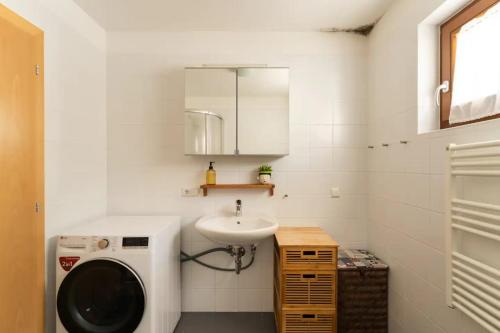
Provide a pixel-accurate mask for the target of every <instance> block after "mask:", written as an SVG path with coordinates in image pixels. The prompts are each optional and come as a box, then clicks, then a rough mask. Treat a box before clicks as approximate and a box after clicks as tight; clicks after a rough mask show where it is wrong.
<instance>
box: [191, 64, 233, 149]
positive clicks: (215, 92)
mask: <svg viewBox="0 0 500 333" xmlns="http://www.w3.org/2000/svg"><path fill="white" fill-rule="evenodd" d="M185 110H186V111H185V113H184V120H185V141H184V142H185V154H189V155H207V154H210V155H233V154H234V152H235V150H236V72H235V70H234V69H229V68H187V69H186V98H185Z"/></svg>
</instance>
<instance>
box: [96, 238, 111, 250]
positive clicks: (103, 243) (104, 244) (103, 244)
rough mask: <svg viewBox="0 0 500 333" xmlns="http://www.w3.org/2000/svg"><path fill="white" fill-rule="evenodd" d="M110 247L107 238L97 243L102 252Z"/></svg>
mask: <svg viewBox="0 0 500 333" xmlns="http://www.w3.org/2000/svg"><path fill="white" fill-rule="evenodd" d="M108 246H109V240H107V239H106V238H103V239H101V240H100V241H98V242H97V247H98V248H100V249H101V250H104V249H105V248H107V247H108Z"/></svg>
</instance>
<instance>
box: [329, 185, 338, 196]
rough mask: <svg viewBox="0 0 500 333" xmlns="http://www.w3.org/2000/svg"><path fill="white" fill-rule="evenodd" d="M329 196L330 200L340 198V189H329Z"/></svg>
mask: <svg viewBox="0 0 500 333" xmlns="http://www.w3.org/2000/svg"><path fill="white" fill-rule="evenodd" d="M330 196H331V197H332V198H340V188H338V187H332V188H330Z"/></svg>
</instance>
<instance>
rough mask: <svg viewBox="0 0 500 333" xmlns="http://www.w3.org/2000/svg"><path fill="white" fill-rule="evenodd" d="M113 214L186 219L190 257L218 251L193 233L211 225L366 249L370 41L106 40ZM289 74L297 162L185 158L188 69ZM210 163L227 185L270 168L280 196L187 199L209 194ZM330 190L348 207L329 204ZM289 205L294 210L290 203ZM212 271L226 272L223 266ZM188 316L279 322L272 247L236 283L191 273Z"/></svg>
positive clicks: (210, 36)
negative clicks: (249, 219)
mask: <svg viewBox="0 0 500 333" xmlns="http://www.w3.org/2000/svg"><path fill="white" fill-rule="evenodd" d="M108 52H109V55H108V65H107V66H108V70H107V77H108V124H109V125H108V156H109V158H108V166H109V169H108V178H109V188H108V189H109V192H108V199H109V209H108V210H109V213H111V214H179V215H182V216H183V222H184V227H183V233H182V241H183V243H182V247H183V249H184V250H185V251H187V252H189V253H194V252H197V251H200V250H205V249H208V248H211V247H213V246H214V244H212V243H211V242H209V241H208V240H207V239H205V238H203V237H202V236H200V235H199V234H198V233H197V232H196V231H195V230H194V228H193V223H194V221H195V220H196V219H197V218H198V217H200V216H201V215H204V214H217V213H232V212H233V211H234V209H235V200H236V199H242V200H243V211H244V214H255V213H256V212H259V211H262V212H265V213H269V214H272V215H275V216H277V217H278V218H280V220H281V223H282V224H296V225H319V226H321V227H323V228H324V229H325V230H327V231H328V232H329V233H331V235H332V236H334V238H336V239H337V240H338V241H340V242H341V244H343V245H345V246H361V247H363V246H366V230H367V228H366V223H365V221H366V214H367V212H366V211H367V179H368V178H367V173H366V166H367V161H366V156H367V155H366V149H365V148H364V147H365V146H366V137H367V136H366V130H367V117H366V115H367V114H366V39H365V38H364V37H359V36H354V35H345V34H336V35H332V34H321V33H243V32H242V33H230V32H220V33H219V32H192V33H187V32H186V33H117V32H116V33H109V34H108ZM221 63H223V64H227V63H238V64H262V63H266V64H269V65H273V66H289V67H290V75H291V91H290V96H291V99H290V108H291V109H290V117H291V135H290V139H291V147H290V148H291V153H290V155H289V156H287V157H283V158H259V157H223V158H221V157H211V158H205V157H186V156H184V155H183V108H184V71H183V68H184V67H185V66H193V65H201V64H221ZM210 160H214V161H215V162H216V163H215V169H216V170H217V177H218V178H217V179H218V182H219V183H231V182H236V183H238V182H241V183H245V182H255V177H256V176H257V175H256V173H255V169H256V168H257V166H258V165H259V164H261V163H264V162H268V163H271V164H272V165H273V167H274V170H275V172H274V173H273V179H274V182H275V183H276V184H277V191H276V194H275V196H274V197H272V198H271V197H269V196H268V195H267V193H264V192H259V191H256V192H238V191H225V192H221V191H219V192H217V191H213V192H210V193H209V196H208V197H205V198H203V197H195V198H184V197H181V195H180V193H181V188H191V187H198V186H199V185H200V184H201V183H203V182H204V172H205V170H206V169H207V167H208V162H209V161H210ZM332 186H338V187H340V189H341V194H342V195H341V198H340V199H332V198H330V196H329V190H330V187H332ZM285 194H288V198H286V199H284V198H283V196H284V195H285ZM205 260H207V261H208V262H211V263H215V264H218V265H223V266H227V267H230V266H231V264H232V263H231V258H228V257H227V256H226V255H224V254H220V255H214V256H212V257H208V258H206V259H205ZM182 273H183V310H184V311H271V310H272V242H271V241H265V242H263V243H262V244H260V245H259V249H258V254H257V260H256V263H255V265H254V266H253V267H252V268H251V269H249V270H248V271H245V272H243V273H242V274H241V275H240V276H236V275H235V274H234V273H224V272H215V271H212V270H209V269H206V268H204V267H201V266H199V265H196V264H192V263H189V264H185V265H184V266H183V272H182Z"/></svg>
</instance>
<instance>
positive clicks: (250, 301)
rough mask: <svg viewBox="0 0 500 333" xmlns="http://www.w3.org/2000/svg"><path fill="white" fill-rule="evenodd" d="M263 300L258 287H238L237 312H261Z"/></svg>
mask: <svg viewBox="0 0 500 333" xmlns="http://www.w3.org/2000/svg"><path fill="white" fill-rule="evenodd" d="M265 300H266V299H265V298H264V296H263V293H262V291H261V290H260V289H238V311H239V312H261V311H263V308H264V303H265Z"/></svg>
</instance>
